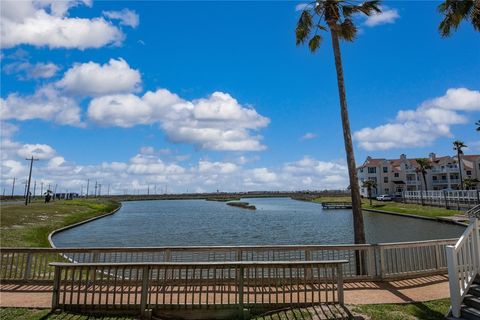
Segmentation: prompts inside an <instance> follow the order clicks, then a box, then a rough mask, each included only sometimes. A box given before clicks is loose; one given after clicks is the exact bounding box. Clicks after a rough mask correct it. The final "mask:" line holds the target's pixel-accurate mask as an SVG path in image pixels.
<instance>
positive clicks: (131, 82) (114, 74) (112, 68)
mask: <svg viewBox="0 0 480 320" xmlns="http://www.w3.org/2000/svg"><path fill="white" fill-rule="evenodd" d="M140 83H141V75H140V72H139V71H138V70H135V69H132V68H130V66H129V65H128V63H127V62H126V61H125V60H123V59H121V58H119V59H110V60H109V61H108V63H105V64H103V65H100V64H98V63H95V62H91V61H90V62H87V63H81V64H75V65H74V66H73V67H71V68H70V69H68V70H67V71H66V72H65V74H64V75H63V78H62V79H61V80H60V81H58V82H57V83H56V86H57V87H59V88H61V89H63V90H65V92H67V93H70V94H74V95H81V96H99V95H108V94H115V93H126V92H132V91H137V90H138V89H139V87H140Z"/></svg>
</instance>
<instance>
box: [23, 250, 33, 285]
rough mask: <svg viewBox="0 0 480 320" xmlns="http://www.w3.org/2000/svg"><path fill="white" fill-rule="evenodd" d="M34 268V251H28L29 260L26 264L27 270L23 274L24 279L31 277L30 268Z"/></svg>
mask: <svg viewBox="0 0 480 320" xmlns="http://www.w3.org/2000/svg"><path fill="white" fill-rule="evenodd" d="M31 268H32V253H31V252H29V253H27V262H26V264H25V272H24V274H23V280H28V278H29V277H30V270H31Z"/></svg>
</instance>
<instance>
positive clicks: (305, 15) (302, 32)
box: [295, 10, 313, 46]
mask: <svg viewBox="0 0 480 320" xmlns="http://www.w3.org/2000/svg"><path fill="white" fill-rule="evenodd" d="M312 24H313V22H312V15H311V14H310V12H308V10H304V11H303V12H302V14H301V15H300V19H298V23H297V28H296V29H295V38H296V43H297V46H298V45H300V44H303V43H304V42H305V40H307V37H308V35H309V34H310V31H311V30H312Z"/></svg>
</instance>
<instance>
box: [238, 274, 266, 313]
mask: <svg viewBox="0 0 480 320" xmlns="http://www.w3.org/2000/svg"><path fill="white" fill-rule="evenodd" d="M238 269H239V270H238V305H239V307H240V310H242V312H243V282H244V281H243V280H244V279H243V277H244V275H243V271H244V269H243V266H240V267H239V268H238ZM262 272H263V270H262Z"/></svg>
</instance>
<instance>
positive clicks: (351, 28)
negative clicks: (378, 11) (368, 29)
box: [337, 18, 357, 41]
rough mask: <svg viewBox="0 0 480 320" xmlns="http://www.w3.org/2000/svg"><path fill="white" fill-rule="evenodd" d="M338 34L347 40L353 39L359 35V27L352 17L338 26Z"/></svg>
mask: <svg viewBox="0 0 480 320" xmlns="http://www.w3.org/2000/svg"><path fill="white" fill-rule="evenodd" d="M337 31H338V36H339V37H340V38H341V39H344V40H346V41H353V40H355V37H356V36H357V27H356V26H355V24H354V23H353V21H352V20H351V19H348V18H347V19H345V20H344V21H343V22H342V24H340V25H338V28H337Z"/></svg>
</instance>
